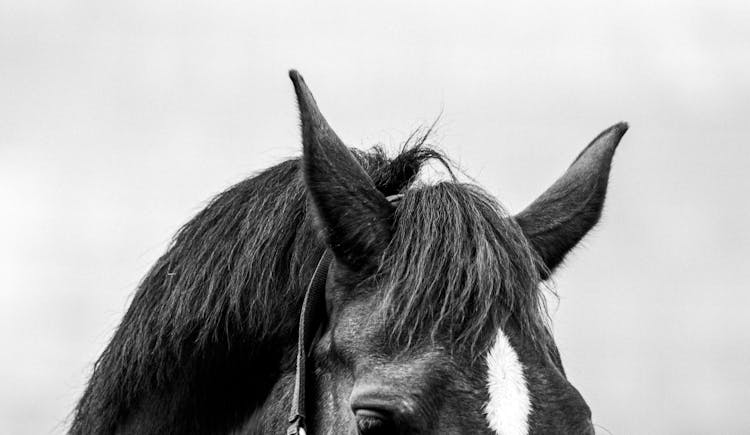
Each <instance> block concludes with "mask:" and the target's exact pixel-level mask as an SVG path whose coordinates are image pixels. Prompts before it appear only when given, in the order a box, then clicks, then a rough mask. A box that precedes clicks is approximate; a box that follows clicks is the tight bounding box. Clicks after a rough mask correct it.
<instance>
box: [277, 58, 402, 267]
mask: <svg viewBox="0 0 750 435" xmlns="http://www.w3.org/2000/svg"><path fill="white" fill-rule="evenodd" d="M289 78H291V79H292V83H293V84H294V91H295V93H296V94H297V104H298V106H299V113H300V122H301V124H302V144H303V157H302V168H303V172H304V177H305V182H306V184H307V189H308V192H309V194H310V198H311V199H312V203H313V205H314V208H315V214H316V217H317V222H318V226H319V229H320V231H321V232H322V234H323V236H324V238H325V241H326V243H327V245H328V248H329V249H331V251H333V253H334V255H335V256H336V258H337V259H338V260H339V261H341V262H343V263H344V264H345V265H347V266H348V267H349V268H350V269H352V270H354V271H357V272H362V271H368V270H371V269H373V268H374V267H376V266H377V264H378V259H379V257H380V255H381V254H382V252H383V250H384V249H385V247H386V246H387V245H388V243H389V242H390V239H391V235H392V224H393V206H392V205H391V204H390V203H389V202H388V200H387V199H386V198H385V196H384V195H383V194H382V193H381V192H380V191H378V189H377V188H376V187H375V184H374V183H373V181H372V179H371V178H370V176H369V175H367V173H366V172H365V170H364V169H363V168H362V166H360V164H359V163H358V162H357V160H356V159H355V158H354V156H353V155H352V153H351V152H350V151H349V149H348V148H347V147H346V145H344V143H343V142H342V141H341V139H339V137H338V136H337V135H336V133H334V132H333V130H332V129H331V127H330V126H329V125H328V122H327V121H326V120H325V118H323V115H322V114H321V113H320V110H319V109H318V105H317V104H316V102H315V99H314V98H313V96H312V93H311V92H310V89H308V87H307V85H306V84H305V80H304V79H303V78H302V76H301V75H300V74H299V73H298V72H297V71H295V70H291V71H289Z"/></svg>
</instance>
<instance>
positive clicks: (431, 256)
mask: <svg viewBox="0 0 750 435" xmlns="http://www.w3.org/2000/svg"><path fill="white" fill-rule="evenodd" d="M395 221H396V225H395V226H394V233H393V237H392V239H391V243H390V246H389V247H388V249H387V250H386V252H385V255H384V258H383V260H382V262H381V272H380V273H378V274H376V275H375V277H374V278H373V279H375V280H377V281H378V287H379V288H380V291H381V292H382V295H381V296H380V297H381V298H382V306H383V312H384V313H385V318H384V322H385V324H387V325H389V327H388V328H387V329H389V330H391V331H393V337H392V338H393V339H394V341H395V342H396V343H397V347H399V348H411V347H412V345H413V344H418V343H412V342H413V341H415V340H419V339H432V340H433V341H434V340H436V339H437V338H440V341H441V342H445V343H451V344H452V345H453V346H455V349H456V350H460V349H462V348H464V347H466V349H463V350H464V352H467V353H469V352H470V353H471V354H474V355H483V354H484V353H483V352H482V351H481V349H474V347H476V345H478V344H481V343H482V342H484V343H485V344H486V343H487V342H488V340H487V339H486V338H487V334H488V333H489V334H494V333H495V332H496V331H497V329H498V328H500V327H501V326H502V325H503V324H504V323H505V320H507V318H508V317H509V316H510V315H511V314H512V315H513V316H514V317H515V318H516V321H517V322H518V323H519V324H520V325H522V331H523V333H524V334H527V335H528V336H529V338H530V339H531V341H532V342H536V343H539V344H540V345H545V344H546V339H545V337H547V334H545V333H544V331H545V325H544V319H546V312H545V311H544V303H543V298H542V296H541V295H540V292H539V289H538V285H537V284H538V282H539V277H538V275H537V272H536V271H537V269H538V267H537V264H536V258H535V256H534V254H533V253H532V251H531V248H530V247H529V245H528V242H527V241H526V238H525V237H524V236H523V233H522V232H521V229H520V228H519V227H518V226H517V225H516V224H515V222H514V221H513V219H511V218H510V217H509V216H508V215H507V214H506V213H505V212H504V210H503V209H502V208H501V207H500V205H499V204H498V203H497V202H496V201H495V200H494V199H492V198H491V197H490V196H489V195H487V194H486V193H485V192H483V191H482V190H480V189H479V188H477V187H476V186H472V185H467V184H460V183H456V182H443V183H439V184H436V185H433V186H424V187H422V188H416V189H411V190H408V191H407V192H406V193H405V195H404V197H403V199H402V200H401V201H400V203H399V204H398V207H397V208H396V213H395ZM490 344H491V343H490ZM467 346H468V347H467Z"/></svg>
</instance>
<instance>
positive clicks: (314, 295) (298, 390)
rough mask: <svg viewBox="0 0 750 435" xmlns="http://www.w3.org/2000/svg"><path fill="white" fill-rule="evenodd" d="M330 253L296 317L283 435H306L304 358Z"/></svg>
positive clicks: (321, 310)
mask: <svg viewBox="0 0 750 435" xmlns="http://www.w3.org/2000/svg"><path fill="white" fill-rule="evenodd" d="M402 197H403V195H391V196H389V197H387V198H386V199H387V200H388V201H390V203H391V204H395V203H397V202H398V201H400V200H401V198H402ZM332 259H333V254H332V253H331V251H329V250H327V249H326V250H325V252H323V256H322V257H320V261H318V265H317V266H316V267H315V272H313V276H312V279H310V284H308V285H307V291H305V299H304V301H303V302H302V311H301V312H300V315H299V331H298V336H297V364H296V366H297V367H296V372H295V375H294V394H293V395H292V407H291V411H290V413H289V426H288V427H287V429H286V435H307V430H306V424H305V418H306V415H305V377H306V375H307V366H306V363H307V356H308V354H309V353H310V350H311V348H312V342H313V340H314V339H315V333H316V332H317V329H318V328H317V327H316V326H320V325H316V324H315V323H316V322H317V321H318V320H319V319H321V318H322V316H321V314H320V313H325V290H326V277H327V276H328V268H329V267H330V265H331V260H332Z"/></svg>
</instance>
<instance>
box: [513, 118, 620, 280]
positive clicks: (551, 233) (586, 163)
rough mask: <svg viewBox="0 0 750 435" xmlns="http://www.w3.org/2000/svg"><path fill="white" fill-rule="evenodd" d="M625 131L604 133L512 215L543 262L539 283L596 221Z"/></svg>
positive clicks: (617, 129)
mask: <svg viewBox="0 0 750 435" xmlns="http://www.w3.org/2000/svg"><path fill="white" fill-rule="evenodd" d="M627 130H628V125H627V124H625V123H619V124H616V125H613V126H612V127H610V128H608V129H606V130H604V131H603V132H602V133H601V134H599V136H597V137H596V138H595V139H594V140H593V141H591V143H590V144H589V145H588V146H587V147H586V148H585V149H584V150H583V151H582V152H581V154H579V155H578V158H576V160H575V161H574V162H573V164H572V165H570V167H569V168H568V170H567V171H566V172H565V174H563V176H562V177H560V179H558V180H557V181H556V182H555V183H554V184H553V185H552V187H550V188H549V189H547V190H546V191H545V192H544V193H543V194H542V195H541V196H540V197H539V198H537V199H536V201H534V202H533V203H531V205H529V206H528V207H527V208H526V209H525V210H523V211H522V212H521V213H519V214H518V215H516V217H515V219H516V222H518V224H519V225H520V227H521V229H522V230H523V232H524V234H525V235H526V237H527V238H528V240H529V242H531V246H532V247H533V248H534V250H535V251H536V253H537V254H539V256H540V257H541V259H542V261H543V262H544V265H545V267H544V268H543V270H541V271H540V272H541V276H542V278H543V279H546V278H547V277H548V275H549V274H550V273H551V272H552V271H553V270H554V269H555V267H557V266H558V265H559V264H560V263H561V262H562V260H563V259H564V258H565V255H566V254H567V253H568V252H569V251H570V250H571V249H573V247H574V246H575V245H576V244H577V243H578V242H579V241H580V240H581V239H582V238H583V236H585V235H586V233H587V232H588V231H589V230H590V229H591V228H592V227H593V226H594V225H596V223H597V222H598V221H599V217H600V216H601V213H602V207H603V206H604V197H605V196H606V194H607V183H608V180H609V168H610V165H611V162H612V157H613V156H614V154H615V149H616V148H617V145H618V144H619V143H620V139H622V136H623V135H624V134H625V132H626V131H627Z"/></svg>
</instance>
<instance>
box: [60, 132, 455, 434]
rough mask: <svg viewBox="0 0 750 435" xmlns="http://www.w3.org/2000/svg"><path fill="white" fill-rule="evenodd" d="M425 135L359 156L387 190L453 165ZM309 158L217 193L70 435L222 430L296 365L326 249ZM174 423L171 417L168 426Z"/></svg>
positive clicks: (116, 339) (139, 310)
mask: <svg viewBox="0 0 750 435" xmlns="http://www.w3.org/2000/svg"><path fill="white" fill-rule="evenodd" d="M424 140H425V136H419V135H417V136H415V137H414V138H413V139H412V142H411V143H410V144H407V146H405V147H404V151H403V152H402V153H401V154H399V155H398V156H397V157H396V158H394V159H393V160H390V159H388V158H386V156H385V154H384V153H383V151H382V150H381V149H377V148H376V149H375V150H373V151H372V152H370V153H364V152H357V153H356V155H357V157H358V160H359V162H360V164H361V165H362V167H364V168H366V170H367V172H368V173H369V174H370V175H371V177H372V179H373V180H374V182H375V185H376V186H377V187H378V188H379V189H380V190H381V191H382V192H383V193H384V194H388V195H389V194H394V193H398V192H400V191H401V190H403V189H405V188H406V187H408V185H409V184H410V183H411V182H412V180H413V179H414V177H415V176H416V174H417V173H418V172H419V170H420V168H421V167H422V165H423V164H424V163H425V162H426V161H428V160H430V159H442V157H441V156H440V154H439V153H437V152H436V151H434V150H431V149H430V148H428V147H425V146H423V142H424ZM312 220H313V219H312V216H311V214H310V213H309V212H308V206H307V201H306V187H305V184H304V181H303V177H302V174H301V171H300V161H299V160H298V159H294V160H290V161H287V162H284V163H282V164H280V165H277V166H275V167H273V168H270V169H268V170H266V171H264V172H262V173H260V174H259V175H257V176H255V177H253V178H250V179H248V180H245V181H243V182H241V183H239V184H238V185H236V186H234V187H232V188H230V189H229V190H227V191H226V192H224V193H222V194H220V195H219V196H217V197H216V198H215V199H214V200H213V201H212V202H211V203H210V204H209V206H208V207H206V209H205V210H203V211H202V212H200V213H199V214H198V215H197V216H196V217H195V218H193V219H192V220H191V221H190V222H189V223H188V224H186V225H185V226H184V227H183V228H182V229H181V230H180V231H179V233H178V234H177V236H176V237H175V239H174V241H173V243H172V246H171V247H170V248H169V250H168V251H167V253H166V254H165V255H164V256H163V257H162V258H160V259H159V260H158V261H157V263H156V264H155V265H154V267H153V268H152V269H151V271H150V272H149V273H148V274H147V276H146V277H145V279H144V280H143V282H142V283H141V284H140V286H139V288H138V291H137V292H136V294H135V297H134V298H133V301H132V303H131V305H130V307H129V308H128V310H127V313H126V314H125V317H124V318H123V320H122V323H121V324H120V326H119V327H118V329H117V331H116V333H115V335H114V336H113V338H112V339H111V341H110V343H109V345H108V346H107V348H106V349H105V351H104V352H103V354H102V355H101V357H100V358H99V360H98V361H97V362H96V364H95V367H94V371H93V374H92V376H91V379H90V381H89V384H88V387H87V388H86V391H85V393H84V395H83V397H82V398H81V400H80V402H79V404H78V406H77V408H76V411H75V416H74V419H73V423H72V426H71V430H70V432H71V433H75V434H89V433H112V432H114V431H115V429H116V428H118V427H121V426H122V425H123V424H124V423H125V422H126V421H128V420H129V419H131V418H132V417H135V416H139V417H140V416H148V415H149V414H155V413H157V411H156V410H158V413H160V414H162V415H161V418H160V419H158V420H157V419H149V418H142V419H141V420H145V421H147V422H151V423H150V424H147V426H148V427H143V423H141V425H140V426H139V427H138V429H139V430H138V431H139V432H163V433H216V432H222V431H226V430H227V429H229V428H231V427H234V426H236V425H237V424H238V423H239V422H241V421H242V420H243V419H245V418H246V417H247V416H248V415H249V413H251V411H252V409H254V407H256V406H257V405H258V403H259V402H260V401H262V400H263V399H264V398H265V397H266V396H267V394H268V392H269V391H270V388H271V387H272V386H273V384H274V382H275V381H276V378H277V377H278V376H279V374H280V373H282V372H283V371H284V370H288V369H289V364H290V363H291V361H292V358H291V357H290V350H291V346H292V345H293V343H294V341H295V340H296V328H297V314H298V312H299V307H300V305H301V299H302V296H303V292H304V288H305V286H306V285H307V281H308V280H309V278H310V276H311V274H312V268H313V267H314V265H315V263H316V262H317V260H318V258H319V257H320V255H321V253H322V251H323V245H322V244H321V243H320V241H319V240H318V238H317V237H316V234H315V230H314V228H313V224H312ZM165 416H166V418H165Z"/></svg>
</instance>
